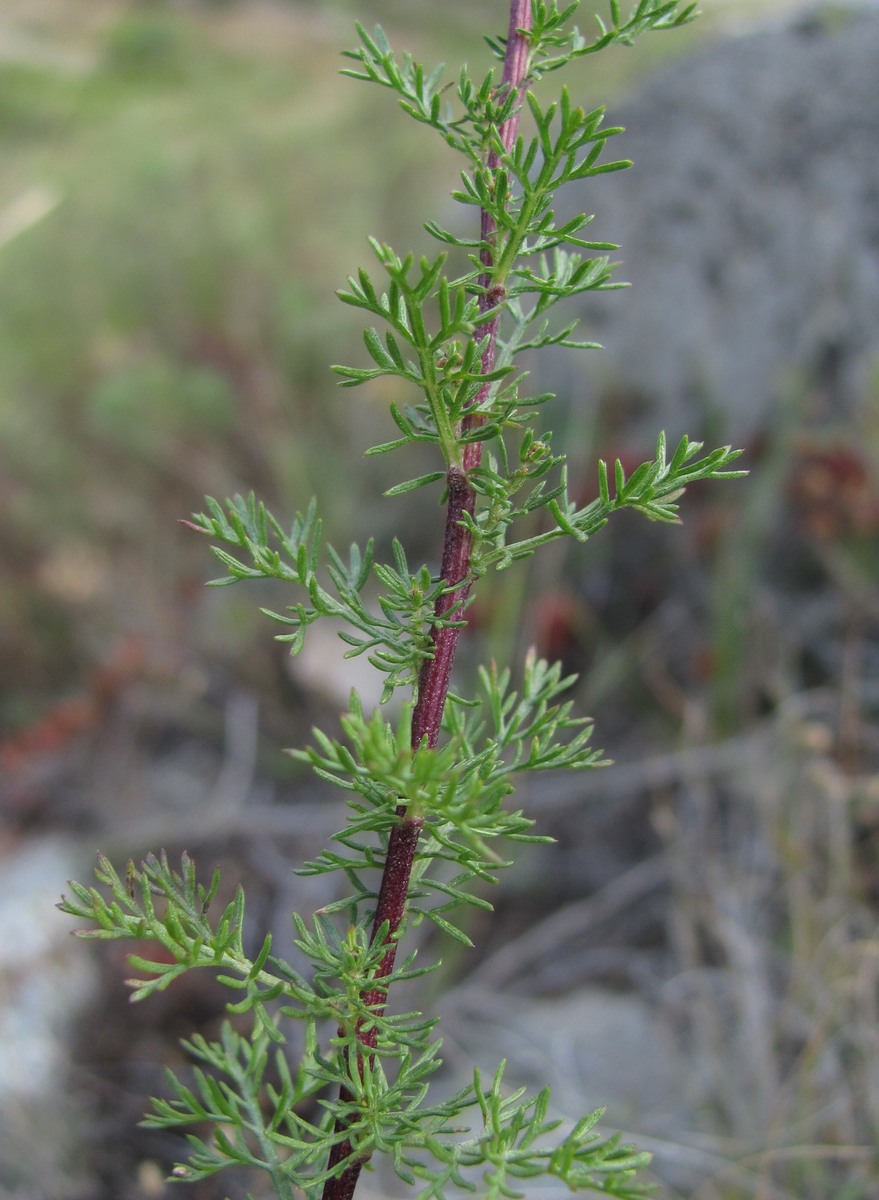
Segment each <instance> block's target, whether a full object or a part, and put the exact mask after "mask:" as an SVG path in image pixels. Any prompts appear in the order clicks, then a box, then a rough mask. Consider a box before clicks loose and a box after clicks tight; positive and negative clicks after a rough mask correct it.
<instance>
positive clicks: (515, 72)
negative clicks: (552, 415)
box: [323, 0, 531, 1200]
mask: <svg viewBox="0 0 879 1200" xmlns="http://www.w3.org/2000/svg"><path fill="white" fill-rule="evenodd" d="M530 29H531V0H510V25H509V32H508V37H507V50H506V56H505V58H504V73H503V78H502V82H501V89H500V90H501V93H502V94H503V93H505V92H507V91H508V90H509V89H510V88H514V89H515V90H516V91H517V93H518V94H519V100H520V103H519V104H517V105H516V108H515V109H514V111H513V114H512V116H511V117H510V118H509V119H508V120H507V121H505V122H504V124H503V125H502V126H501V128H500V137H501V141H502V142H503V144H504V146H505V148H506V149H507V150H509V149H510V148H511V147H512V145H513V142H514V141H515V138H516V135H517V132H518V128H519V110H520V107H521V99H522V95H523V93H524V89H525V83H526V72H527V68H528V50H529V38H528V31H530ZM520 30H524V31H525V33H521V32H519V31H520ZM498 165H499V160H498V155H497V153H496V151H494V150H492V151H491V152H490V153H489V156H488V162H487V167H488V169H489V170H490V171H491V170H494V169H496V168H497V166H498ZM481 236H482V242H483V248H482V251H481V252H480V262H481V264H482V267H483V271H482V274H481V275H480V277H479V287H480V299H479V305H480V311H481V312H486V311H488V310H489V309H491V308H495V307H496V306H497V305H498V304H499V303H500V302H501V301H502V300H503V298H504V294H505V293H504V290H503V287H500V286H497V287H495V286H493V285H492V273H493V268H494V248H495V244H496V242H497V224H496V222H495V220H494V218H493V217H492V216H491V214H490V213H488V212H486V211H485V210H483V212H482V221H481ZM498 321H499V318H498V317H497V316H494V317H492V318H490V319H489V320H488V321H484V322H482V324H481V325H479V326H477V328H476V331H475V334H474V336H475V337H476V338H477V339H478V340H479V341H482V340H483V339H485V338H487V341H486V344H485V347H484V349H483V351H482V372H483V374H489V373H490V372H491V371H493V370H494V365H495V360H496V355H497V331H498ZM490 387H491V384H488V383H485V384H483V385H482V387H481V388H480V390H479V392H478V393H477V394H476V396H475V397H474V398H473V402H472V405H471V407H472V408H474V409H478V408H479V406H480V404H481V403H482V401H483V400H485V399H486V398H487V395H488V391H489V388H490ZM484 419H485V418H484V416H482V415H481V414H480V413H478V412H473V413H471V414H469V415H467V416H466V417H465V418H464V423H463V432H468V431H470V430H472V429H475V428H478V427H479V425H481V424H482V423H483V422H484ZM481 461H482V443H481V442H468V443H467V445H466V446H465V447H464V456H463V470H462V469H461V467H458V466H451V467H449V470H448V474H447V477H446V484H447V488H448V506H447V509H446V529H445V537H444V540H443V556H442V562H441V565H440V577H441V578H442V579H443V580H444V581H445V583H446V590H445V591H444V592H443V593H442V595H441V596H440V597H439V599H438V600H437V602H436V608H435V614H436V617H437V618H442V617H444V616H446V614H447V613H448V612H449V610H451V609H455V610H457V614H456V615H458V616H459V617H460V619H461V620H463V619H464V617H463V613H464V605H465V603H466V601H467V597H468V596H469V594H470V588H471V583H472V581H471V579H470V557H471V550H472V545H471V537H470V534H469V532H468V530H467V527H466V526H465V525H464V524H463V523H462V520H463V517H464V514H465V513H468V514H469V515H470V516H473V514H474V511H475V507H476V493H475V491H474V490H473V488H472V487H471V485H470V483H469V482H468V479H467V473H468V472H469V471H472V470H473V469H474V468H475V467H478V466H479V464H480V462H481ZM460 632H461V627H460V626H457V625H456V626H448V625H447V626H435V627H434V630H433V636H432V641H433V654H432V657H431V658H429V659H426V660H425V662H424V664H423V666H422V668H421V673H420V675H419V677H418V700H417V703H416V705H415V709H414V711H413V713H412V749H413V750H415V749H417V748H418V747H419V746H420V745H421V744H422V742H423V741H424V739H425V738H426V739H427V744H428V746H431V747H433V746H436V744H437V741H438V739H439V733H440V725H441V723H442V716H443V710H444V708H445V704H446V697H447V696H448V692H449V681H450V679H451V674H452V664H453V662H454V658H455V651H456V649H457V645H458V636H459V634H460ZM406 814H407V809H406V806H405V805H400V807H399V808H398V809H397V817H398V818H399V823H398V824H397V825H396V826H395V827H394V829H393V830H392V831H391V835H390V837H389V839H388V851H387V855H386V858H385V866H384V872H383V874H382V882H381V887H380V889H379V894H378V901H377V903H376V909H375V918H374V921H373V927H372V936H373V939H374V938H375V937H376V936H377V935H378V932H379V930H380V929H381V928H382V926H385V925H386V926H387V935H386V939H385V944H386V946H387V950H386V952H385V956H384V958H383V959H382V962H381V965H380V966H379V969H378V971H377V972H376V979H379V980H380V979H384V978H386V977H387V976H388V975H390V974H391V972H392V971H393V969H394V961H395V958H396V953H397V933H398V930H399V928H400V924H401V922H402V920H403V914H404V912H405V910H406V899H407V896H408V892H409V880H410V877H411V874H412V864H413V862H414V860H415V853H416V850H417V849H418V838H419V835H420V833H421V829H422V827H423V825H424V819H423V818H422V817H409V816H407V815H406ZM363 1002H364V1004H365V1005H366V1006H367V1007H368V1008H369V1009H371V1010H372V1011H374V1012H375V1013H376V1015H377V1016H379V1017H380V1016H382V1015H383V1014H384V1011H385V1005H386V1003H387V989H385V988H381V987H378V988H375V987H374V988H372V989H370V990H369V991H368V992H365V993H364V995H363ZM357 1036H358V1038H359V1040H360V1042H361V1044H362V1045H363V1047H364V1050H365V1051H366V1052H367V1054H368V1053H369V1051H370V1050H374V1049H375V1046H376V1042H377V1038H378V1032H377V1030H376V1028H375V1026H374V1025H369V1026H367V1027H366V1028H362V1029H358V1035H357ZM339 1098H340V1099H341V1100H342V1101H346V1102H349V1103H350V1101H351V1100H352V1099H353V1097H352V1096H351V1094H350V1092H348V1091H347V1089H342V1092H341V1094H340V1097H339ZM344 1130H345V1124H344V1122H343V1121H341V1120H338V1121H337V1122H336V1133H337V1134H343V1133H344ZM351 1152H352V1146H351V1143H350V1142H349V1141H348V1139H347V1138H340V1140H339V1141H338V1142H336V1144H335V1145H334V1146H333V1148H332V1151H331V1152H330V1158H329V1162H328V1164H327V1165H328V1168H329V1169H332V1168H333V1167H336V1166H338V1165H339V1164H340V1163H341V1162H343V1161H344V1160H345V1159H346V1158H348V1157H349V1156H350V1155H351ZM367 1157H368V1156H365V1157H364V1158H361V1159H355V1160H354V1161H353V1162H352V1163H351V1164H350V1165H349V1166H348V1167H347V1168H346V1169H345V1170H344V1171H342V1173H341V1174H340V1175H339V1176H338V1177H336V1178H331V1179H328V1180H327V1182H326V1184H325V1185H324V1191H323V1200H351V1198H352V1197H353V1195H354V1189H355V1188H356V1186H357V1180H358V1178H359V1177H360V1172H361V1170H362V1168H363V1165H364V1163H365V1162H366V1158H367Z"/></svg>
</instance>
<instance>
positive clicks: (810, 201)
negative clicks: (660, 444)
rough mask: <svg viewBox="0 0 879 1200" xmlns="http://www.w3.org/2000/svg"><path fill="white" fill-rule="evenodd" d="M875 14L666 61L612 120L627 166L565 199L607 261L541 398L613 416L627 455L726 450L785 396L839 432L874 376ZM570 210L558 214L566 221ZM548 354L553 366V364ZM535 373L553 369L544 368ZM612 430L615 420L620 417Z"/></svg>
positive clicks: (826, 14)
mask: <svg viewBox="0 0 879 1200" xmlns="http://www.w3.org/2000/svg"><path fill="white" fill-rule="evenodd" d="M877 62H879V12H877V11H876V10H875V6H871V10H868V9H867V8H862V7H856V8H851V9H842V8H841V7H840V6H838V5H837V6H834V7H833V10H832V11H831V6H827V5H825V6H824V7H823V9H819V10H815V11H814V12H812V14H811V15H800V16H799V17H797V18H796V19H793V20H788V21H787V22H785V23H779V24H777V25H776V26H773V27H770V28H766V29H761V30H759V31H756V32H749V33H747V34H744V35H740V36H737V37H732V38H729V39H726V40H723V41H721V42H718V43H716V44H714V45H712V46H711V47H709V48H708V49H707V50H705V51H703V52H700V53H698V54H696V55H694V56H693V57H692V58H689V59H685V60H683V61H680V60H679V61H677V62H675V63H674V65H673V66H672V67H671V68H669V69H668V70H666V71H664V72H663V73H661V74H658V75H656V76H655V77H654V78H652V79H651V80H650V81H648V82H647V83H646V84H645V86H644V88H643V90H642V91H641V92H640V94H639V95H637V96H636V97H634V98H633V99H631V100H630V101H629V102H627V103H624V104H623V105H621V106H619V107H616V106H614V107H613V108H612V109H611V111H610V112H609V114H608V123H609V124H612V125H617V124H621V125H623V126H626V127H627V132H626V133H624V134H621V135H619V136H618V137H615V138H613V139H611V141H610V142H609V144H608V146H607V150H606V156H607V157H608V158H630V159H632V160H633V161H634V164H635V165H634V167H633V168H632V169H630V170H627V171H621V172H619V173H618V174H613V175H610V176H605V177H599V178H598V179H596V180H594V181H590V182H588V183H587V184H586V186H585V187H583V186H581V187H580V190H579V192H578V193H574V192H573V191H571V190H569V193H568V195H567V197H565V194H564V193H563V194H562V196H563V204H562V206H561V207H562V209H563V211H564V212H566V213H568V212H574V211H577V210H579V209H580V208H583V209H586V211H595V212H596V213H597V214H598V215H597V216H596V219H595V221H594V223H593V225H592V226H591V233H592V235H593V236H594V237H595V238H596V239H597V240H607V241H614V242H618V243H620V246H621V250H620V252H619V254H618V255H616V256H615V257H618V258H619V259H620V260H621V262H622V266H621V267H620V268H619V270H618V274H617V278H619V279H624V280H628V281H631V282H632V283H633V286H632V287H631V288H629V289H626V290H625V291H620V292H612V293H609V294H603V295H602V294H599V295H591V296H588V297H586V298H585V300H584V302H583V304H582V315H583V318H584V320H583V325H582V332H583V334H584V335H585V336H587V337H589V338H594V339H595V340H598V341H600V342H602V343H603V344H604V346H605V347H606V350H605V351H604V352H603V353H601V352H596V353H591V354H589V355H583V354H576V353H575V352H571V355H570V357H567V358H566V359H565V362H564V364H563V366H562V368H561V371H560V372H559V374H557V375H553V376H552V377H551V378H541V379H540V382H541V384H542V385H545V386H548V387H550V388H551V389H552V390H555V391H557V392H559V393H560V394H561V395H563V396H564V395H568V396H569V397H571V398H572V399H573V400H574V401H575V402H576V403H577V404H578V405H579V404H581V403H586V404H588V405H595V404H596V403H602V404H603V405H604V406H605V407H606V408H608V409H609V410H610V411H614V409H613V408H611V406H614V407H615V410H616V412H617V416H616V417H615V419H614V423H615V424H618V425H619V427H620V429H621V434H620V436H621V437H622V438H623V439H625V440H633V441H642V440H644V439H645V438H647V439H648V440H650V439H652V436H653V435H654V433H655V430H656V429H657V428H658V427H659V426H660V425H664V426H665V427H666V428H667V429H668V430H669V431H670V433H671V434H674V435H679V434H680V433H683V432H685V431H686V432H689V433H691V434H692V435H693V436H700V437H701V436H703V435H704V434H705V433H706V431H707V434H708V436H709V437H712V438H713V437H715V436H719V437H720V438H722V439H723V440H734V441H736V442H741V441H742V440H743V439H745V440H747V439H749V438H751V437H753V436H754V435H755V434H758V433H759V432H760V431H761V430H762V429H764V428H766V427H767V426H768V424H769V423H770V422H771V420H772V418H773V415H774V413H775V411H776V409H777V406H778V405H779V403H780V401H781V399H782V398H783V397H786V396H790V395H792V394H793V395H796V396H797V397H798V398H799V400H800V402H801V405H802V407H803V409H804V410H805V415H806V416H807V418H809V419H812V420H816V421H834V422H835V421H838V420H845V419H846V418H847V417H849V416H850V415H851V414H852V413H853V412H855V411H856V410H857V408H858V407H859V406H862V405H863V404H864V403H865V398H866V396H867V394H868V391H869V388H870V386H871V383H872V384H873V385H874V386H875V378H872V376H873V373H874V372H875V370H876V366H877V362H879V354H877V347H879V333H877V316H879V88H877V86H876V63H877ZM568 206H569V207H568ZM560 357H562V356H557V355H548V356H547V361H548V364H549V363H550V362H552V361H553V360H556V363H557V361H558V359H559V358H560ZM547 370H550V371H552V370H556V371H558V365H556V366H555V367H551V366H549V365H548V367H547ZM620 414H622V415H620Z"/></svg>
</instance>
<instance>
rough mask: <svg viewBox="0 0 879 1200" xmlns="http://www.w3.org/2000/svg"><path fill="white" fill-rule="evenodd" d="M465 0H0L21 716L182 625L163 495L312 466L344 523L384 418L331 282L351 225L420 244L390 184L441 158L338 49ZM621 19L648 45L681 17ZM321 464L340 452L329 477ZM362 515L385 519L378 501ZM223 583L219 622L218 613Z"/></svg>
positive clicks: (10, 690)
mask: <svg viewBox="0 0 879 1200" xmlns="http://www.w3.org/2000/svg"><path fill="white" fill-rule="evenodd" d="M478 7H479V6H473V5H472V4H470V3H464V2H463V0H447V2H446V3H444V4H442V5H427V4H413V3H411V0H407V2H405V3H404V2H403V0H371V2H370V3H368V4H354V3H353V0H312V2H310V3H294V2H292V0H289V2H287V3H282V2H281V0H278V3H277V4H274V5H272V4H269V3H262V4H251V3H244V2H240V0H239V2H236V0H226V2H225V3H220V2H218V0H214V3H209V2H207V0H204V2H203V3H202V4H182V3H175V2H173V0H168V2H165V3H162V2H161V0H154V2H152V3H150V2H146V0H141V2H139V3H137V2H131V3H123V2H121V0H106V2H103V3H96V2H95V0H69V2H68V3H59V2H57V0H41V2H40V3H39V4H32V3H25V2H24V0H17V2H16V0H13V2H12V3H11V4H10V5H9V7H8V9H7V10H6V16H5V17H4V18H3V19H2V21H3V23H2V25H0V51H2V56H0V364H2V368H0V500H2V504H3V512H4V520H3V522H2V526H0V557H2V561H3V563H4V568H5V569H4V571H3V573H2V577H0V657H2V660H3V662H4V666H5V670H4V678H3V684H2V690H0V719H3V718H5V719H6V720H8V721H11V722H12V723H13V725H15V724H17V723H18V722H19V721H21V720H27V719H28V718H29V717H30V716H31V715H33V713H35V712H38V711H39V710H40V706H41V705H42V704H43V703H44V702H45V699H46V696H47V695H49V694H52V693H54V692H55V691H57V690H58V689H59V688H63V687H64V686H65V685H66V684H67V683H69V682H70V681H72V680H73V679H75V678H76V676H77V674H78V673H79V671H80V670H81V668H82V667H83V665H84V664H85V663H87V662H89V661H95V660H100V659H101V657H102V656H103V655H104V654H105V653H106V648H107V646H108V644H110V643H111V642H112V640H113V638H114V637H115V636H116V635H118V634H119V633H124V632H136V633H141V634H144V635H146V636H147V637H148V638H149V639H151V640H153V641H157V642H159V643H165V644H164V645H163V647H162V648H163V649H164V650H166V651H168V652H170V653H171V655H172V657H173V656H174V654H175V653H177V652H179V651H180V649H181V647H185V646H188V645H190V646H191V645H193V644H194V643H196V644H197V642H198V635H199V629H198V626H200V625H203V624H205V623H204V622H200V621H199V613H200V609H199V605H198V604H197V603H194V602H193V599H192V598H193V597H194V596H196V595H199V592H198V591H197V586H198V584H199V582H200V580H201V578H202V577H203V574H204V571H205V563H204V558H203V547H202V546H201V545H200V543H199V542H198V540H197V539H190V538H189V536H188V535H187V534H186V532H185V531H183V530H178V529H177V527H176V526H175V521H176V520H177V519H178V518H180V517H185V516H187V515H188V514H189V513H190V512H191V511H193V510H194V509H197V508H199V507H200V505H201V501H202V496H203V495H204V493H205V492H219V493H221V494H222V493H224V492H229V491H234V490H237V489H240V490H249V489H250V488H252V487H253V488H256V489H257V490H258V491H259V492H260V493H261V494H263V495H265V496H266V498H267V499H268V500H269V501H271V502H274V503H276V504H277V506H278V507H279V509H280V510H281V511H284V510H291V511H292V509H293V508H294V507H295V506H297V505H298V506H301V505H303V504H304V503H306V502H307V500H308V498H309V496H310V495H311V494H312V492H313V491H321V492H322V493H323V496H322V505H323V509H324V512H325V513H326V514H327V517H328V520H329V524H330V526H331V530H330V532H331V533H333V534H335V535H337V536H338V534H339V533H340V531H341V536H342V537H343V538H344V536H345V534H346V533H347V532H348V527H353V526H356V525H358V524H359V522H358V521H357V519H356V518H357V514H358V510H359V508H360V506H361V505H362V504H363V503H364V502H365V499H366V497H365V494H361V491H360V482H359V481H360V474H359V472H358V471H357V470H356V469H353V470H352V467H351V464H352V463H355V462H356V461H357V459H358V457H359V454H360V452H361V451H362V449H363V448H364V447H365V446H366V445H368V444H369V442H370V441H371V440H376V439H375V438H372V437H371V432H370V427H371V426H372V425H373V424H377V426H378V428H379V430H380V433H379V440H380V438H381V436H382V432H384V430H385V429H386V428H387V426H386V424H385V422H386V421H387V418H386V416H385V413H386V400H387V397H381V398H380V402H379V398H378V397H375V398H373V399H371V398H369V397H365V398H364V397H363V396H358V397H357V398H356V399H354V400H352V399H351V398H350V396H344V397H339V395H338V392H337V390H336V388H335V385H334V382H333V378H332V376H331V374H330V372H329V370H328V364H329V363H330V362H333V361H345V360H346V357H351V356H350V355H347V350H348V347H349V344H350V342H351V340H352V339H353V338H355V337H357V336H358V335H357V334H356V332H355V328H354V323H353V321H352V319H351V315H350V314H348V313H346V312H345V311H344V309H342V307H341V306H340V305H338V304H337V303H336V301H335V297H334V294H333V293H334V289H335V288H336V287H337V286H339V285H340V284H342V283H343V282H344V279H345V276H346V275H347V273H348V272H349V271H350V270H351V269H353V268H354V267H355V266H356V264H357V263H358V262H360V261H361V260H362V257H363V231H364V229H368V230H370V231H371V232H372V233H374V234H376V235H377V236H379V237H380V238H383V239H387V240H390V241H393V242H395V243H396V244H399V245H404V246H405V245H413V246H414V247H416V248H417V247H420V246H424V245H425V244H426V240H425V235H424V234H423V232H422V231H421V230H420V229H419V227H418V224H417V221H416V217H415V214H416V213H418V214H423V213H424V212H425V211H429V208H430V206H429V205H428V208H427V209H425V207H424V205H423V204H419V205H416V204H410V203H409V201H410V198H411V197H413V196H414V195H415V193H418V194H420V195H424V196H428V197H429V196H437V197H439V198H440V203H441V202H442V196H443V195H444V194H445V193H446V192H447V190H448V185H449V184H451V183H452V182H453V177H452V175H451V172H452V171H453V169H454V164H453V163H452V161H451V159H448V160H445V161H443V160H442V157H440V158H439V160H438V159H437V157H436V155H435V154H434V153H433V151H434V147H432V146H431V144H430V143H429V142H427V143H426V144H425V141H424V139H419V138H418V136H417V132H418V131H417V130H411V129H410V128H409V125H410V124H411V123H410V122H406V121H405V120H404V119H403V117H402V115H400V116H399V117H396V116H395V114H394V113H393V111H392V110H390V109H389V107H388V106H387V105H382V103H381V100H382V97H381V96H378V97H376V96H373V95H372V94H371V93H370V90H369V89H364V88H362V87H358V86H356V85H353V84H351V83H343V82H342V81H341V80H339V78H338V74H337V71H338V68H339V67H340V66H341V60H340V57H339V56H340V52H341V51H342V50H343V49H344V48H346V47H347V46H348V45H349V43H350V42H351V38H352V31H351V28H350V27H351V22H352V20H353V19H354V17H355V16H356V17H358V18H360V19H362V20H364V21H365V22H366V23H371V22H372V21H374V20H381V21H383V22H385V23H386V24H387V26H388V28H389V30H390V31H391V32H392V33H393V32H396V31H399V32H400V33H401V34H403V35H404V36H405V38H406V39H407V41H408V42H409V43H411V44H413V46H414V48H415V50H416V52H417V53H421V52H422V50H423V52H424V54H425V56H426V57H428V58H430V59H434V58H437V57H444V56H445V57H448V58H449V59H450V60H451V61H454V60H455V59H456V58H460V53H459V47H460V46H462V45H463V44H464V43H465V42H466V43H469V44H470V45H471V46H472V45H473V44H474V40H475V39H474V38H473V31H474V29H475V28H476V27H477V23H481V22H482V21H483V17H484V14H483V13H482V12H479V11H476V9H477V8H478ZM500 7H501V8H502V7H503V6H500ZM589 7H590V6H589V5H588V4H586V5H584V6H583V20H584V21H585V20H586V19H587V17H588V11H587V10H588V9H589ZM595 7H597V8H599V9H600V8H601V6H600V5H596V6H595ZM709 7H711V6H710V4H709ZM720 7H724V8H725V7H726V6H723V5H721V6H720ZM718 11H719V8H718ZM501 16H503V13H501ZM480 27H481V25H480ZM690 36H693V35H690ZM645 41H651V42H652V43H654V46H655V48H651V50H649V51H647V53H652V54H654V55H656V54H660V55H663V54H667V53H670V52H672V47H673V46H674V50H675V52H678V53H679V52H681V51H682V50H683V49H685V48H686V46H687V44H688V42H689V39H688V36H687V35H686V34H685V35H684V36H682V37H681V38H677V39H668V38H655V39H645ZM644 53H645V51H643V50H642V49H640V48H636V49H635V50H633V51H631V52H625V51H624V52H622V53H619V52H615V53H614V54H611V55H607V56H604V57H605V58H606V59H607V60H608V64H607V65H605V64H604V63H603V64H602V66H601V72H602V74H601V76H600V77H599V76H595V77H594V78H592V77H590V78H588V79H586V80H584V85H585V93H586V96H587V99H588V97H589V95H590V94H592V93H593V91H594V92H595V93H596V94H597V93H599V92H600V91H601V90H602V89H603V90H604V91H605V92H606V91H607V90H608V89H609V90H611V91H613V88H614V82H615V84H616V86H617V87H619V86H621V85H622V83H624V82H625V80H626V79H628V78H629V77H630V76H631V74H632V72H637V71H641V70H643V69H644V65H645V63H644V57H643V55H644ZM486 61H487V57H486ZM608 71H609V72H610V73H611V75H612V76H613V75H615V76H616V79H615V81H614V80H613V79H609V78H608ZM444 172H445V175H444V174H443V173H444ZM431 215H433V216H436V217H439V218H440V219H442V216H443V213H442V212H441V211H439V212H435V213H432V214H431ZM355 354H356V352H355ZM328 475H329V476H332V475H336V476H340V475H343V476H344V479H345V487H344V488H339V489H332V491H333V492H334V493H335V498H334V500H333V502H332V503H330V496H329V495H328V494H327V492H328V491H329V489H326V488H323V487H322V486H321V485H322V483H324V482H325V481H326V479H327V477H328ZM376 482H377V483H378V485H379V487H380V485H381V480H380V479H379V480H377V481H376V480H375V479H374V478H373V481H372V485H371V488H370V495H376V494H377V493H378V488H376ZM401 517H402V520H401ZM382 522H384V523H385V524H386V525H387V527H388V528H389V527H390V525H391V524H392V523H393V524H395V525H396V526H397V528H398V529H399V528H400V526H401V525H404V524H405V514H404V513H402V512H401V505H400V502H399V501H397V502H386V504H385V512H384V513H381V512H380V514H379V517H378V523H379V526H381V524H382ZM184 594H185V597H186V601H187V602H186V603H181V597H182V596H183V595H184ZM230 608H231V613H232V615H231V616H229V615H228V614H229V613H230ZM250 610H251V606H250V605H247V606H246V609H244V610H242V612H243V611H247V612H248V613H249V612H250ZM223 611H224V613H225V614H227V615H226V616H225V618H224V617H220V625H219V627H218V629H215V630H214V632H213V634H211V635H210V636H212V637H213V638H214V640H215V641H219V642H227V641H229V640H230V639H234V638H235V637H236V636H238V634H237V632H236V630H237V625H238V622H239V621H240V620H242V619H243V618H242V612H239V610H238V609H237V608H236V607H235V606H224V610H223ZM224 620H225V622H226V623H225V624H223V621H224Z"/></svg>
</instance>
